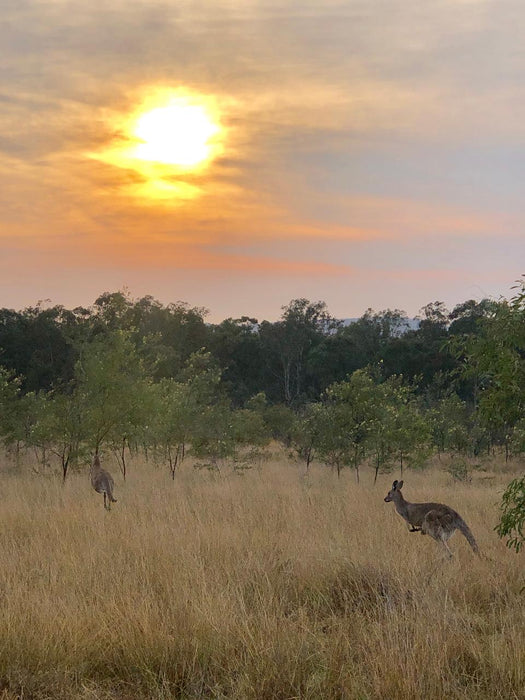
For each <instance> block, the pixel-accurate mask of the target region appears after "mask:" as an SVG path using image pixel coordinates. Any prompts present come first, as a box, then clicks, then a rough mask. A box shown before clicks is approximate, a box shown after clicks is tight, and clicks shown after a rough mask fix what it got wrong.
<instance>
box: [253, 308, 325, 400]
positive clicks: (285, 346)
mask: <svg viewBox="0 0 525 700" xmlns="http://www.w3.org/2000/svg"><path fill="white" fill-rule="evenodd" d="M337 325H338V322H337V321H335V319H333V318H332V317H331V316H330V314H329V313H328V311H327V308H326V304H325V303H324V302H322V301H318V302H310V301H308V300H307V299H295V300H293V301H291V302H290V303H289V304H288V306H284V307H283V314H282V316H281V320H280V321H278V322H277V323H268V322H267V321H263V323H261V326H260V329H259V335H260V338H261V344H262V346H263V348H264V350H265V352H266V358H267V366H268V368H269V369H270V372H271V373H272V374H273V376H274V377H275V378H276V379H277V380H278V382H279V389H280V392H279V393H280V397H279V398H280V400H284V403H286V404H287V405H289V406H290V405H292V404H294V403H297V402H298V401H299V402H300V401H302V400H304V397H305V395H306V394H307V389H308V381H307V379H308V376H307V366H308V363H307V360H308V355H309V353H310V352H311V351H312V350H313V348H315V347H316V345H318V344H319V343H320V342H321V341H322V340H323V338H324V337H325V335H327V334H328V333H330V332H331V331H332V330H333V329H334V328H336V327H337Z"/></svg>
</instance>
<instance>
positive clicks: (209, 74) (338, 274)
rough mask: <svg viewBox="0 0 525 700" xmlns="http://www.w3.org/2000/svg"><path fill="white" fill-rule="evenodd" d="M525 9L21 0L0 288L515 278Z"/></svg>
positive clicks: (266, 301)
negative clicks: (196, 5) (521, 22)
mask: <svg viewBox="0 0 525 700" xmlns="http://www.w3.org/2000/svg"><path fill="white" fill-rule="evenodd" d="M521 18H522V7H521V4H520V3H519V2H518V0H508V2H506V3H505V4H504V5H501V4H498V3H495V2H493V0H441V2H439V3H433V2H429V1H428V0H425V1H424V2H420V1H418V2H415V1H414V0H413V1H412V2H410V3H407V2H405V0H393V1H392V2H391V3H389V4H388V5H387V6H385V4H384V3H380V2H378V0H372V1H371V2H370V0H352V1H351V2H348V1H342V0H327V1H325V2H320V1H318V0H314V1H313V2H311V3H307V4H306V5H305V4H301V5H299V4H297V3H296V2H295V1H294V0H285V1H284V2H283V3H281V4H280V5H275V4H270V3H267V2H264V1H263V0H249V2H247V3H243V4H242V6H238V4H237V3H235V2H233V1H232V0H221V1H220V2H217V3H201V4H200V5H199V6H198V8H197V7H194V5H193V4H192V3H188V2H182V3H178V4H177V6H176V7H171V6H170V4H169V3H165V2H164V0H134V2H132V3H128V2H124V1H123V0H111V1H110V2H109V3H107V2H106V3H102V2H100V1H99V0H95V2H94V3H90V4H89V6H87V5H86V4H85V3H80V1H79V0H68V1H67V2H65V1H64V0H50V1H49V2H46V3H42V2H39V0H20V1H19V2H16V3H15V2H10V3H8V4H7V6H6V8H5V9H4V24H3V27H2V28H0V39H1V45H2V55H3V65H4V71H3V78H4V80H3V87H2V89H1V90H0V100H1V101H2V114H1V116H0V151H1V153H2V159H1V161H0V207H1V209H0V211H1V212H2V213H1V214H0V245H1V246H2V255H1V257H0V307H3V308H12V309H19V310H21V309H24V308H27V307H30V306H34V305H35V304H36V303H37V301H38V300H44V299H50V300H51V304H52V305H62V306H64V307H66V308H74V307H76V306H87V305H90V304H92V303H93V301H94V300H95V299H96V298H97V296H99V295H100V294H101V293H103V292H102V291H101V290H108V289H110V290H114V289H118V290H120V289H127V290H129V292H130V294H131V295H132V296H133V298H140V297H143V296H145V295H151V296H153V297H154V298H155V299H157V300H159V301H160V302H161V303H163V304H168V303H170V302H172V301H173V300H182V301H184V302H186V303H188V304H189V305H190V306H191V307H205V308H207V309H209V311H210V314H209V317H210V318H213V319H224V318H239V317H241V316H244V315H250V316H255V317H257V318H267V319H277V318H278V317H279V315H280V311H281V309H282V306H283V304H286V303H287V301H288V300H291V299H298V298H307V299H311V300H322V301H324V302H325V303H326V305H327V307H328V309H329V310H330V313H331V314H332V315H333V316H334V317H337V318H348V317H359V316H360V315H361V314H362V313H363V310H366V308H373V309H379V310H381V309H387V308H397V309H402V310H404V311H405V312H406V314H407V316H408V317H414V316H415V315H417V313H418V311H419V309H421V308H422V307H423V306H424V305H425V304H428V303H431V302H432V301H438V300H439V301H442V302H443V303H444V304H445V306H446V307H447V308H449V309H452V308H454V306H456V305H457V304H460V303H462V302H463V301H466V300H469V299H475V300H478V301H479V300H481V299H482V298H491V299H499V298H508V296H510V295H511V288H512V286H513V284H515V280H517V279H519V277H520V276H521V274H522V272H523V269H522V265H523V263H522V261H523V259H524V253H525V244H524V241H525V208H524V205H523V197H522V192H521V187H520V183H521V181H522V179H523V162H524V158H523V156H524V148H525V146H524V143H525V142H524V138H523V137H524V126H523V120H522V119H520V115H521V113H522V112H523V108H524V106H525V88H524V86H523V81H522V76H523V73H524V71H525V52H524V51H523V48H522V38H521V35H520V31H519V27H520V20H521ZM210 302H211V303H210Z"/></svg>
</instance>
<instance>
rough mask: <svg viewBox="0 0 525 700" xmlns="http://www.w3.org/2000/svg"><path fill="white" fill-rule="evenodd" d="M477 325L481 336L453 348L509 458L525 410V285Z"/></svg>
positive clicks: (485, 420)
mask: <svg viewBox="0 0 525 700" xmlns="http://www.w3.org/2000/svg"><path fill="white" fill-rule="evenodd" d="M517 289H518V291H517V293H516V294H515V296H514V297H512V298H511V300H510V301H502V302H500V303H499V304H498V305H497V306H495V307H494V308H493V310H492V314H491V315H489V316H486V317H484V318H483V319H482V321H481V322H480V328H481V332H480V333H479V334H477V335H475V336H472V335H471V336H466V337H464V338H463V339H462V340H460V341H458V342H457V344H456V346H455V348H456V353H457V354H458V356H460V357H461V358H462V361H463V364H462V373H463V375H464V376H465V377H472V376H473V375H475V376H476V377H477V383H478V386H479V389H478V391H477V392H476V398H477V404H476V409H477V411H478V414H479V416H480V421H481V423H482V424H483V425H484V426H485V428H486V430H487V431H488V433H489V435H490V439H491V441H492V442H493V443H496V444H498V443H499V444H502V445H504V448H505V457H506V459H508V458H509V456H510V445H511V439H512V433H513V431H514V429H515V428H516V426H517V425H518V424H519V422H520V420H521V419H522V418H523V415H524V410H525V281H521V282H520V283H519V284H518V286H517Z"/></svg>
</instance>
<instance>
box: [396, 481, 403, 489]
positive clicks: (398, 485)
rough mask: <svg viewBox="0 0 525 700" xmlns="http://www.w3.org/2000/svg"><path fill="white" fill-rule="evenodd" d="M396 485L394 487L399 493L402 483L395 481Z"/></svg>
mask: <svg viewBox="0 0 525 700" xmlns="http://www.w3.org/2000/svg"><path fill="white" fill-rule="evenodd" d="M396 484H397V486H396V488H397V490H398V491H401V489H402V488H403V482H402V481H397V482H396Z"/></svg>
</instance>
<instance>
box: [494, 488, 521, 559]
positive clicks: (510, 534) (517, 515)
mask: <svg viewBox="0 0 525 700" xmlns="http://www.w3.org/2000/svg"><path fill="white" fill-rule="evenodd" d="M501 511H502V513H501V518H500V521H499V523H498V525H497V527H496V532H497V533H498V535H499V536H500V537H506V538H507V546H508V547H511V548H512V549H515V550H516V552H519V551H520V550H521V548H522V547H523V544H524V543H525V533H524V532H523V527H524V526H525V476H524V477H521V478H520V479H513V481H511V482H510V484H509V485H508V486H507V489H506V490H505V493H504V494H503V497H502V500H501Z"/></svg>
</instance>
